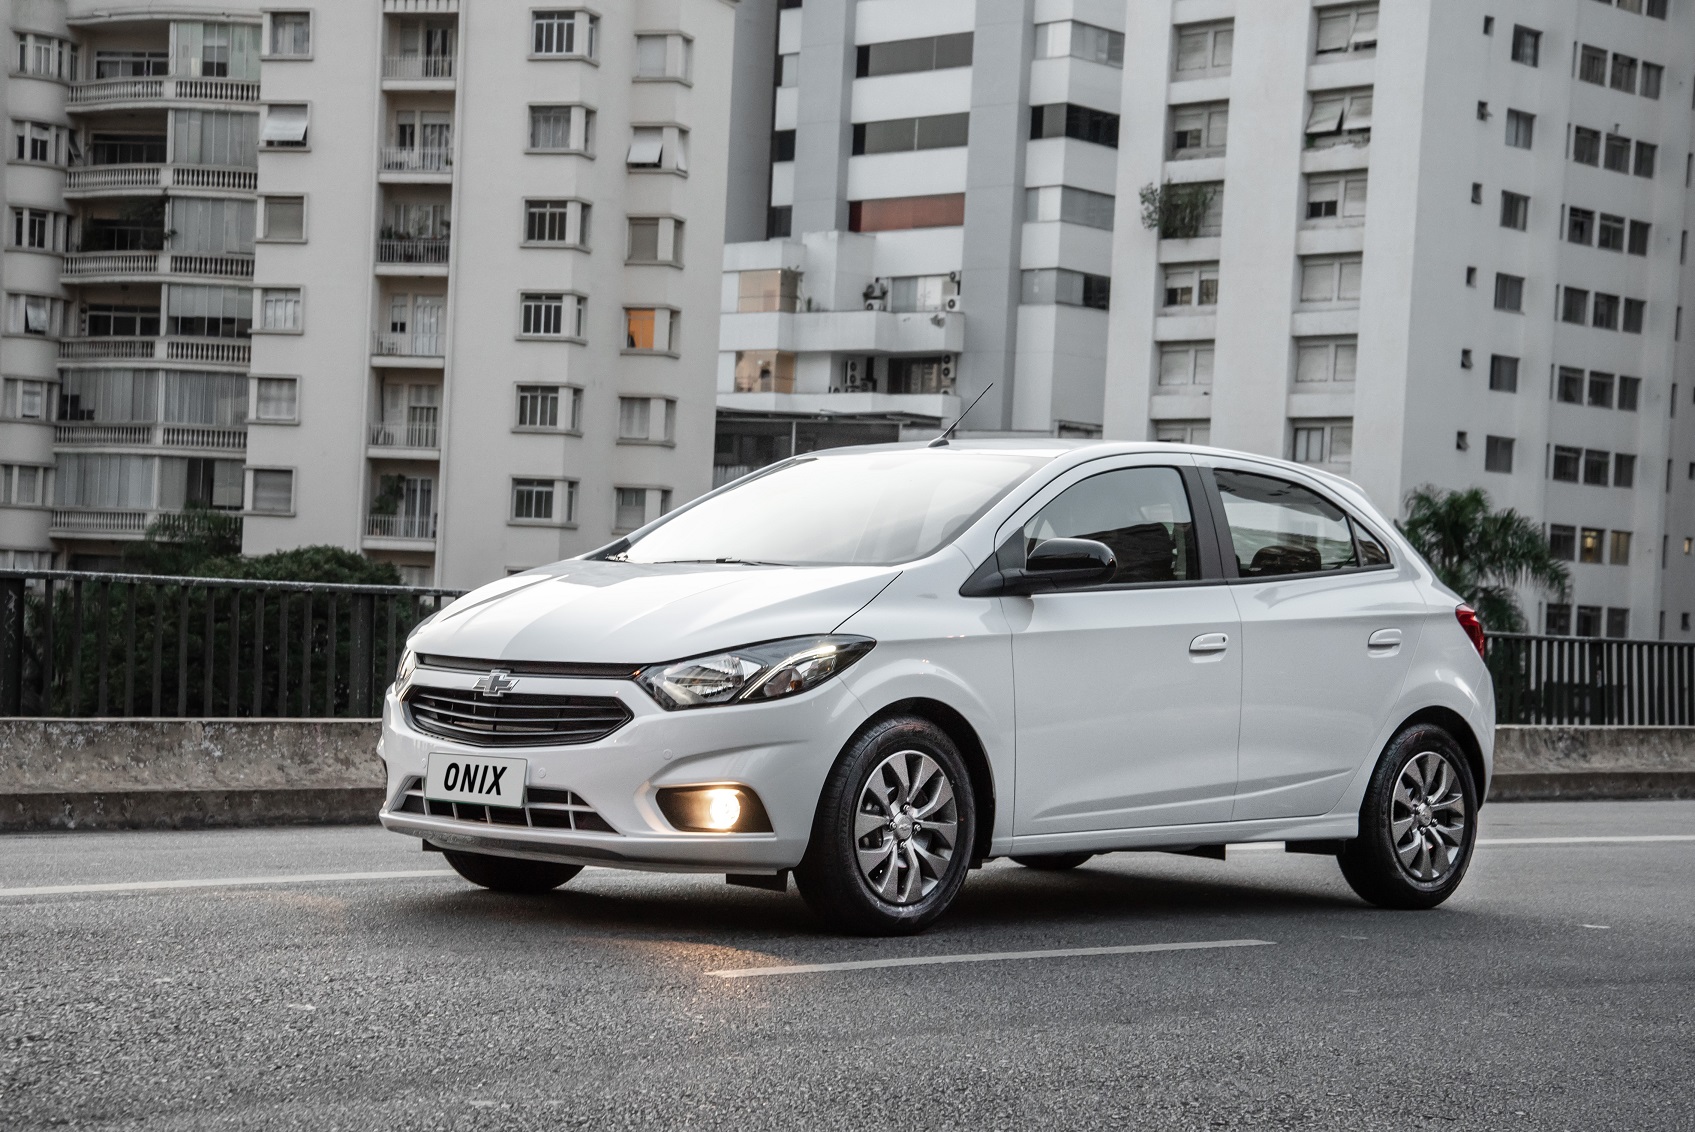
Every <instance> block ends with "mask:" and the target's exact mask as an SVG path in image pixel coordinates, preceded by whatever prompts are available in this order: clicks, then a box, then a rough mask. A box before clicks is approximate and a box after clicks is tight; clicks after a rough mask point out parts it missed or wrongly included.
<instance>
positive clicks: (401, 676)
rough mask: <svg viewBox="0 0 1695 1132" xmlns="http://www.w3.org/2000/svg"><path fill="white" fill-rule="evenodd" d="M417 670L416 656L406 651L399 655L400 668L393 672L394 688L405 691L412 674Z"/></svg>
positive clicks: (410, 651) (408, 650)
mask: <svg viewBox="0 0 1695 1132" xmlns="http://www.w3.org/2000/svg"><path fill="white" fill-rule="evenodd" d="M417 669H418V654H417V653H415V652H413V651H412V650H411V649H407V650H406V651H405V652H403V653H401V654H400V667H399V668H397V669H395V672H394V686H395V688H397V689H399V690H400V691H405V690H406V685H407V684H409V683H411V682H412V673H414V672H416V671H417Z"/></svg>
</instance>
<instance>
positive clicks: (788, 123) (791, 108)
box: [771, 8, 800, 130]
mask: <svg viewBox="0 0 1695 1132" xmlns="http://www.w3.org/2000/svg"><path fill="white" fill-rule="evenodd" d="M789 10H790V11H796V9H793V8H791V9H789ZM799 121H800V88H799V87H793V86H784V87H778V88H777V97H776V107H775V109H774V110H773V111H772V122H771V128H772V129H774V130H792V129H794V128H795V125H796V123H798V122H799Z"/></svg>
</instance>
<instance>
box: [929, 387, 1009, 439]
mask: <svg viewBox="0 0 1695 1132" xmlns="http://www.w3.org/2000/svg"><path fill="white" fill-rule="evenodd" d="M994 387H995V383H994V382H992V381H991V382H989V384H988V385H986V386H984V387H983V392H981V393H979V394H977V396H975V397H973V398H971V404H969V405H967V406H965V413H969V412H970V411H971V410H972V409H975V408H976V407H977V402H979V401H981V400H982V399H983V398H985V397H987V396H988V395H989V390H991V389H993V388H994ZM965 413H961V414H959V416H957V417H955V418H954V419H953V423H952V424H950V425H949V426H948V430H947V431H946V432H944V433H942V435H940V436H938V437H936V439H934V440H932V441H931V442H930V443H928V444H926V445H925V446H924V447H926V448H946V447H947V446H948V437H950V436H952V435H953V430H954V429H956V428H958V427H959V422H960V421H962V420H964V419H965Z"/></svg>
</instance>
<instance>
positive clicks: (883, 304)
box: [865, 299, 889, 311]
mask: <svg viewBox="0 0 1695 1132" xmlns="http://www.w3.org/2000/svg"><path fill="white" fill-rule="evenodd" d="M865 309H866V310H868V311H886V310H888V309H889V303H888V300H887V299H866V300H865Z"/></svg>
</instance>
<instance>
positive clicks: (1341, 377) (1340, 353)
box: [1295, 336, 1359, 385]
mask: <svg viewBox="0 0 1695 1132" xmlns="http://www.w3.org/2000/svg"><path fill="white" fill-rule="evenodd" d="M1358 366H1359V339H1358V338H1356V337H1353V336H1349V337H1346V338H1297V339H1295V381H1296V382H1297V383H1298V384H1303V385H1304V384H1312V383H1315V382H1324V381H1352V380H1354V374H1355V372H1356V370H1357V369H1358Z"/></svg>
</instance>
